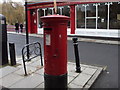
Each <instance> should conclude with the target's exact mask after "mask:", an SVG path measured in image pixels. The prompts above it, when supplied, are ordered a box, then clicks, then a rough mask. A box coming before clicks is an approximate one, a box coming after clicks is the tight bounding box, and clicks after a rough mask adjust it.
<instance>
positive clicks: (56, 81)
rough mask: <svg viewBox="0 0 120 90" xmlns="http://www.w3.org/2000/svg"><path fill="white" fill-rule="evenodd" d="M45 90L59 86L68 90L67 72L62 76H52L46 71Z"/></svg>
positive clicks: (60, 89)
mask: <svg viewBox="0 0 120 90" xmlns="http://www.w3.org/2000/svg"><path fill="white" fill-rule="evenodd" d="M44 83H45V84H44V87H45V90H49V89H50V90H51V89H52V88H56V89H57V88H59V90H67V74H64V75H60V76H52V75H48V74H45V73H44Z"/></svg>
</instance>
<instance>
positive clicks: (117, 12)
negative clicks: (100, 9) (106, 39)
mask: <svg viewBox="0 0 120 90" xmlns="http://www.w3.org/2000/svg"><path fill="white" fill-rule="evenodd" d="M110 29H120V4H119V3H118V2H113V3H112V5H110Z"/></svg>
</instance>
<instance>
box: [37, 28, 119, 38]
mask: <svg viewBox="0 0 120 90" xmlns="http://www.w3.org/2000/svg"><path fill="white" fill-rule="evenodd" d="M70 31H71V30H70V28H68V29H67V34H68V35H71V34H70ZM38 34H43V28H38ZM74 35H77V36H93V37H96V36H97V37H112V38H120V31H119V30H117V29H109V30H108V29H82V28H81V29H80V28H77V29H76V31H75V34H74Z"/></svg>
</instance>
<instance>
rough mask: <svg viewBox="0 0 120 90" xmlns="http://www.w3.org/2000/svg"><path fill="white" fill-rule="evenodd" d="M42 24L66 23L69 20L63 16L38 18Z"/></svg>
mask: <svg viewBox="0 0 120 90" xmlns="http://www.w3.org/2000/svg"><path fill="white" fill-rule="evenodd" d="M40 18H41V20H42V21H43V22H51V21H53V22H56V21H57V22H59V21H68V20H69V19H70V18H69V17H68V16H63V15H48V16H42V17H40Z"/></svg>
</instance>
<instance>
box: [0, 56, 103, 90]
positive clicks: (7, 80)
mask: <svg viewBox="0 0 120 90" xmlns="http://www.w3.org/2000/svg"><path fill="white" fill-rule="evenodd" d="M16 61H17V65H15V66H10V65H6V66H4V67H1V68H0V74H1V75H0V86H1V87H4V88H8V89H10V90H12V89H17V88H29V89H32V90H34V89H37V88H44V66H41V65H40V60H39V59H38V57H37V58H35V59H32V60H31V61H29V62H26V66H27V73H28V75H27V76H25V75H24V69H23V61H22V58H21V57H17V60H16ZM80 66H81V71H82V72H81V73H76V72H75V63H72V62H68V88H69V90H72V89H74V88H79V89H84V88H87V89H89V88H90V87H91V86H92V84H93V83H95V80H96V79H97V78H98V76H99V75H100V73H101V72H102V70H103V69H104V67H102V66H91V65H85V64H81V65H80Z"/></svg>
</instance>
